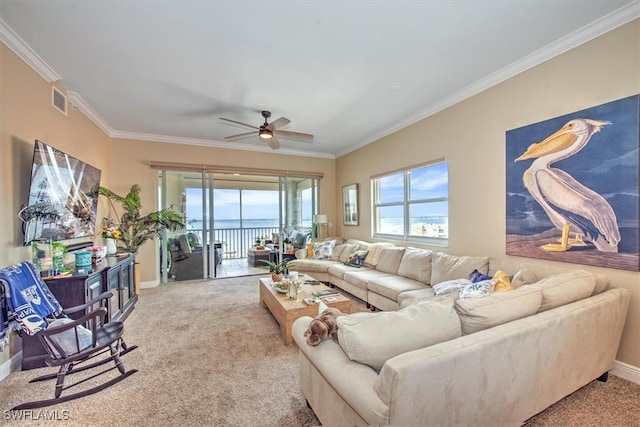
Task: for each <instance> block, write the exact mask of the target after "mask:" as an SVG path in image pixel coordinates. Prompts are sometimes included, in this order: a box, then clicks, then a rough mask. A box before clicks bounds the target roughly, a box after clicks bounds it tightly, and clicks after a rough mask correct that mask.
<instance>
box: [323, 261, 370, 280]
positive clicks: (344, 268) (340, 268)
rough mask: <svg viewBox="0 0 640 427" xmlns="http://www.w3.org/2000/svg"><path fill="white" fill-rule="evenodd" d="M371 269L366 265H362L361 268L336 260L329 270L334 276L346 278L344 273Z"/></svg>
mask: <svg viewBox="0 0 640 427" xmlns="http://www.w3.org/2000/svg"><path fill="white" fill-rule="evenodd" d="M367 270H369V269H368V268H366V267H362V268H360V269H358V268H356V267H352V266H350V265H345V264H343V263H341V262H335V263H333V262H332V263H331V265H330V266H329V268H328V270H327V272H328V273H329V274H330V275H331V276H334V277H336V278H338V279H344V274H345V273H348V272H352V271H367Z"/></svg>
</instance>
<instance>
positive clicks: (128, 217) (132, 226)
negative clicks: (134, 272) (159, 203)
mask: <svg viewBox="0 0 640 427" xmlns="http://www.w3.org/2000/svg"><path fill="white" fill-rule="evenodd" d="M140 191H141V188H140V186H139V185H138V184H134V185H132V186H131V190H129V193H128V194H127V195H126V196H120V195H118V194H116V193H114V192H113V191H111V190H109V189H108V188H105V187H100V188H99V190H98V192H99V194H100V195H101V196H104V197H106V198H107V199H108V200H109V203H110V204H111V208H112V209H113V212H116V213H117V209H116V208H115V206H114V204H113V203H114V202H118V203H120V204H121V206H122V215H120V217H119V222H118V224H117V226H118V229H119V230H120V236H119V237H118V241H119V242H122V246H120V247H119V248H118V250H119V251H121V252H130V253H136V252H138V249H139V248H140V246H142V245H143V244H144V243H146V242H147V241H148V240H153V239H156V238H158V237H159V236H160V233H161V232H162V231H164V230H169V231H178V230H181V229H183V228H184V223H183V222H182V216H181V215H180V214H179V213H177V212H175V211H174V210H172V209H170V208H166V209H162V210H159V211H156V212H151V213H149V214H146V215H142V214H141V213H140V209H142V202H141V200H140Z"/></svg>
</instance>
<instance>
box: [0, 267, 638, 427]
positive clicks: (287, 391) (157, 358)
mask: <svg viewBox="0 0 640 427" xmlns="http://www.w3.org/2000/svg"><path fill="white" fill-rule="evenodd" d="M354 308H355V310H357V311H360V310H364V309H365V308H364V305H363V304H362V303H361V302H356V304H355V307H354ZM126 328H127V331H126V338H127V341H128V342H129V344H137V345H138V346H139V348H138V349H137V350H135V351H133V352H131V353H130V354H127V355H125V356H124V357H123V361H124V362H125V365H126V367H127V368H128V369H133V368H135V369H137V370H138V372H137V373H135V374H134V375H133V376H131V377H129V378H127V379H126V380H124V381H123V382H121V383H119V384H116V385H114V386H112V387H110V388H108V389H107V390H104V391H102V392H100V393H97V394H94V395H92V396H89V397H86V398H83V399H80V400H76V401H72V402H67V403H64V404H59V405H54V406H51V407H48V408H45V409H43V410H35V411H31V412H24V413H21V414H16V413H12V412H10V411H8V409H9V408H11V407H13V406H15V405H17V404H19V403H23V402H26V401H32V400H39V399H47V398H50V397H52V390H53V383H52V382H46V383H36V384H28V381H29V379H31V378H33V377H35V376H37V375H40V374H42V373H44V372H49V371H50V369H48V368H42V369H38V370H31V371H25V372H16V373H12V374H11V375H10V376H9V377H8V378H6V379H5V380H3V381H1V382H0V411H2V412H0V420H2V422H0V424H1V423H12V424H15V425H20V426H31V425H56V426H121V425H128V426H152V425H153V426H170V425H185V426H243V427H245V426H309V425H318V424H319V421H318V420H317V419H316V417H315V415H314V414H313V412H312V411H311V410H310V409H308V408H307V406H306V403H305V399H304V397H303V396H302V394H301V392H300V387H299V384H298V383H299V374H298V359H297V349H296V348H295V347H285V346H284V345H283V344H282V341H281V339H280V337H279V335H278V326H277V324H276V322H275V320H274V319H273V317H271V315H270V314H269V313H268V312H267V311H266V310H265V309H264V308H263V307H261V306H260V304H259V302H258V279H257V277H243V278H235V279H219V280H215V281H208V282H189V283H181V284H175V285H169V286H161V287H158V288H153V289H144V290H143V291H142V295H141V297H140V300H139V302H138V304H137V305H136V308H135V310H134V311H133V313H132V314H131V316H130V317H129V318H128V319H127V321H126ZM116 372H117V371H116ZM116 372H113V371H112V372H109V373H108V374H106V375H104V376H102V377H101V378H100V381H104V380H105V379H108V378H110V377H113V376H116V375H117V374H116ZM77 375H82V374H77ZM71 379H73V376H72V377H71ZM95 381H96V380H95V379H90V380H88V381H87V382H86V383H84V384H82V385H80V386H79V387H77V388H81V387H86V386H89V385H91V384H93V383H94V382H95ZM69 391H70V392H72V391H77V390H73V389H72V390H69ZM20 416H21V417H22V419H20V420H16V419H15V418H12V417H20ZM639 417H640V385H638V384H634V383H631V382H629V381H624V380H622V379H620V378H616V377H610V379H609V381H608V382H607V383H598V382H594V383H591V384H589V385H587V386H586V387H584V388H583V389H581V390H579V391H577V392H576V393H574V394H573V395H571V396H569V397H567V398H565V399H563V400H562V401H560V402H558V403H557V404H556V405H554V406H553V407H551V408H549V409H547V410H546V411H545V412H543V413H541V414H539V415H538V416H536V417H534V418H532V419H531V420H529V421H528V422H527V423H526V425H527V426H532V427H533V426H559V425H562V426H568V425H576V426H578V425H579V426H601V425H608V426H631V425H639V424H638V419H639ZM45 418H48V419H49V420H46V419H45ZM634 423H635V424H634Z"/></svg>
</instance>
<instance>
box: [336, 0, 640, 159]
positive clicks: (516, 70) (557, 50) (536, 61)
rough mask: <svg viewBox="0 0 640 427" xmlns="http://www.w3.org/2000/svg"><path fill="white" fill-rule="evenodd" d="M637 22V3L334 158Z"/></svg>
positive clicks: (458, 92)
mask: <svg viewBox="0 0 640 427" xmlns="http://www.w3.org/2000/svg"><path fill="white" fill-rule="evenodd" d="M638 18H640V1H639V0H636V1H634V2H632V3H629V4H627V5H626V6H624V7H622V8H620V9H618V10H616V11H615V12H612V13H610V14H609V15H607V16H604V17H602V18H601V19H599V20H597V21H594V22H592V23H590V24H589V25H587V26H585V27H583V28H581V29H579V30H576V31H574V32H573V33H571V34H569V35H567V36H565V37H563V38H561V39H558V40H556V41H554V42H553V43H551V44H549V45H547V46H545V47H543V48H541V49H538V50H537V51H535V52H533V53H532V54H530V55H528V56H526V57H524V58H522V59H520V60H519V61H516V62H514V63H512V64H510V65H508V66H506V67H504V68H502V69H501V70H498V71H496V72H495V73H492V74H490V75H488V76H487V77H485V78H483V79H481V80H478V81H476V82H475V83H473V84H471V85H469V86H467V87H465V88H462V89H461V90H459V91H457V92H455V93H453V94H451V95H449V96H447V97H445V98H442V99H440V100H438V101H436V102H434V103H432V104H430V105H429V106H428V107H427V108H425V109H423V110H420V111H418V112H416V114H414V115H412V116H410V117H408V118H407V119H406V120H404V121H402V122H400V123H398V124H397V125H395V126H393V127H392V128H389V129H386V130H385V131H382V132H380V133H379V134H377V135H375V136H373V137H371V138H369V139H367V140H366V141H363V142H362V143H360V144H354V145H353V146H351V147H349V148H348V149H347V150H345V151H342V152H340V153H337V154H336V158H339V157H342V156H344V155H346V154H349V153H351V152H353V151H356V150H358V149H359V148H362V147H364V146H365V145H368V144H371V143H372V142H375V141H377V140H379V139H381V138H384V137H385V136H388V135H390V134H392V133H394V132H397V131H399V130H400V129H403V128H405V127H407V126H410V125H412V124H414V123H416V122H419V121H420V120H423V119H426V118H427V117H430V116H432V115H434V114H436V113H439V112H440V111H442V110H444V109H446V108H449V107H451V106H453V105H455V104H457V103H459V102H462V101H464V100H465V99H468V98H471V97H472V96H474V95H477V94H479V93H480V92H483V91H485V90H487V89H489V88H491V87H493V86H495V85H497V84H499V83H502V82H503V81H505V80H508V79H510V78H512V77H514V76H516V75H518V74H520V73H522V72H524V71H527V70H529V69H531V68H533V67H535V66H537V65H540V64H541V63H543V62H545V61H548V60H550V59H552V58H555V57H556V56H558V55H561V54H563V53H565V52H567V51H569V50H571V49H574V48H576V47H578V46H580V45H582V44H584V43H587V42H589V41H591V40H593V39H595V38H596V37H599V36H601V35H603V34H606V33H608V32H609V31H612V30H614V29H616V28H618V27H620V26H622V25H624V24H626V23H628V22H631V21H633V20H634V19H638Z"/></svg>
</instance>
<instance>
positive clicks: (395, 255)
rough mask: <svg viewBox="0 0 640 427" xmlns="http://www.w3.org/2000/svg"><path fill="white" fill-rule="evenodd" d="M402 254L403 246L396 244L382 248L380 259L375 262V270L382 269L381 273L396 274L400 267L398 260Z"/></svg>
mask: <svg viewBox="0 0 640 427" xmlns="http://www.w3.org/2000/svg"><path fill="white" fill-rule="evenodd" d="M367 255H368V254H367ZM403 255H404V248H401V247H396V246H389V247H385V248H382V252H381V253H380V259H379V260H378V263H377V264H376V270H378V271H382V272H383V273H389V274H398V268H400V261H402V257H403ZM365 259H366V258H365Z"/></svg>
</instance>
